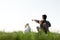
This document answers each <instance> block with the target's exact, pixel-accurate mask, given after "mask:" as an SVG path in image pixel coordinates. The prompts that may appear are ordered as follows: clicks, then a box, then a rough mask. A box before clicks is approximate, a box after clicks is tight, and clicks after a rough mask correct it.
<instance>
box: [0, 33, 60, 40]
mask: <svg viewBox="0 0 60 40" xmlns="http://www.w3.org/2000/svg"><path fill="white" fill-rule="evenodd" d="M0 40H60V34H58V33H48V35H46V34H44V33H43V32H42V33H35V32H30V33H23V32H11V33H7V32H0Z"/></svg>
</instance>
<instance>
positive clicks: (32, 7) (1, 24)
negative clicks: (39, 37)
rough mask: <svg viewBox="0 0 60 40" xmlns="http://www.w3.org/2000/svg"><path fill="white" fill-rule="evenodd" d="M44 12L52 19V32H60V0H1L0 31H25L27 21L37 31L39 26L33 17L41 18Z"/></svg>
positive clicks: (48, 18)
mask: <svg viewBox="0 0 60 40" xmlns="http://www.w3.org/2000/svg"><path fill="white" fill-rule="evenodd" d="M43 14H46V15H47V20H49V21H50V23H51V27H50V28H49V30H50V31H51V32H60V23H59V22H60V19H59V17H60V0H0V31H6V32H13V31H24V26H25V24H26V23H29V24H30V27H31V30H32V31H34V32H36V31H37V30H36V26H39V24H37V23H36V22H34V21H32V19H38V20H41V19H42V18H41V16H42V15H43Z"/></svg>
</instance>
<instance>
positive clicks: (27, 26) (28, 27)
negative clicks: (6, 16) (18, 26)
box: [25, 23, 31, 33]
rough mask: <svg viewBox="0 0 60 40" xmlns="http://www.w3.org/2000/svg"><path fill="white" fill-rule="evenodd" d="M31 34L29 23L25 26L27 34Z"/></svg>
mask: <svg viewBox="0 0 60 40" xmlns="http://www.w3.org/2000/svg"><path fill="white" fill-rule="evenodd" d="M28 32H31V28H30V26H29V23H27V24H26V25H25V33H28Z"/></svg>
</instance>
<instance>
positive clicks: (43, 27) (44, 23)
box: [32, 14, 51, 34]
mask: <svg viewBox="0 0 60 40" xmlns="http://www.w3.org/2000/svg"><path fill="white" fill-rule="evenodd" d="M46 19H47V15H46V14H44V15H42V20H36V19H34V20H33V19H32V21H35V22H37V23H38V24H40V29H41V30H43V31H44V32H45V34H47V33H48V32H49V27H51V23H50V22H49V21H47V20H46Z"/></svg>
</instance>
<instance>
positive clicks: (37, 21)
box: [32, 19, 40, 23]
mask: <svg viewBox="0 0 60 40" xmlns="http://www.w3.org/2000/svg"><path fill="white" fill-rule="evenodd" d="M32 21H35V22H36V23H39V22H40V21H39V20H36V19H34V20H32Z"/></svg>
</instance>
